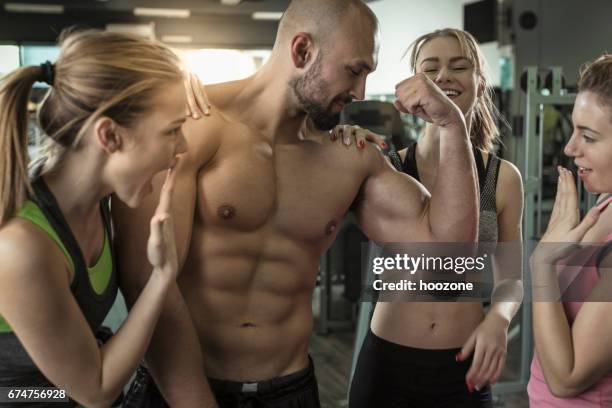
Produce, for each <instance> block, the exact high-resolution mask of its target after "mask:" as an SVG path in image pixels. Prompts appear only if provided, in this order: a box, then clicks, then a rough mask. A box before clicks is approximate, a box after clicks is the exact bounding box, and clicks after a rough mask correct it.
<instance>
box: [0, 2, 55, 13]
mask: <svg viewBox="0 0 612 408" xmlns="http://www.w3.org/2000/svg"><path fill="white" fill-rule="evenodd" d="M4 9H5V10H6V11H9V12H11V13H42V14H63V13H64V6H62V5H61V4H25V3H6V4H5V5H4Z"/></svg>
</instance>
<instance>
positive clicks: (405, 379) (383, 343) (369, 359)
mask: <svg viewBox="0 0 612 408" xmlns="http://www.w3.org/2000/svg"><path fill="white" fill-rule="evenodd" d="M459 351H460V349H449V350H423V349H415V348H410V347H405V346H402V345H399V344H395V343H392V342H389V341H387V340H384V339H381V338H380V337H377V336H376V335H375V334H374V333H372V331H371V330H370V331H369V332H368V334H367V335H366V338H365V340H364V342H363V346H362V348H361V352H360V353H359V358H358V361H357V367H356V368H355V374H354V376H353V381H352V383H351V392H350V398H349V408H376V407H384V408H412V407H414V408H490V407H492V400H491V387H489V386H486V387H484V388H483V389H482V390H480V391H474V392H472V393H470V392H469V391H468V389H467V386H466V383H465V375H466V373H467V372H468V370H469V368H470V365H471V363H472V360H471V359H469V360H466V361H463V362H457V361H455V355H456V354H457V353H458V352H459Z"/></svg>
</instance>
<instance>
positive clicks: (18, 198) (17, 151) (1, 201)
mask: <svg viewBox="0 0 612 408" xmlns="http://www.w3.org/2000/svg"><path fill="white" fill-rule="evenodd" d="M41 72H42V70H41V68H40V67H33V66H30V67H24V68H20V69H17V70H16V71H13V72H12V73H10V74H9V75H7V76H6V77H5V78H4V79H3V80H2V83H1V84H0V227H1V226H3V225H4V224H5V223H6V222H7V221H8V220H9V219H10V218H11V217H12V216H13V215H14V214H15V212H16V211H17V210H18V209H19V208H20V207H21V206H22V205H23V202H24V201H25V200H26V197H27V194H28V192H30V191H31V186H30V182H29V179H28V100H29V98H30V92H31V90H32V85H34V82H36V81H38V78H39V77H40V75H41Z"/></svg>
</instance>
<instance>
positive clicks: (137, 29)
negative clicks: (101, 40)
mask: <svg viewBox="0 0 612 408" xmlns="http://www.w3.org/2000/svg"><path fill="white" fill-rule="evenodd" d="M106 31H110V32H113V33H119V34H130V35H137V36H140V37H144V38H148V39H151V40H154V39H155V23H153V22H151V23H149V24H107V25H106Z"/></svg>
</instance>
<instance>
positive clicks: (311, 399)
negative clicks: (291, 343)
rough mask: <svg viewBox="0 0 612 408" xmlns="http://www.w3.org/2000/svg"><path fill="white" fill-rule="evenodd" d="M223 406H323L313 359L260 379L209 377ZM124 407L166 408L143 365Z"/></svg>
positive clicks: (248, 407) (254, 407)
mask: <svg viewBox="0 0 612 408" xmlns="http://www.w3.org/2000/svg"><path fill="white" fill-rule="evenodd" d="M208 382H209V384H210V387H211V389H212V391H213V394H214V395H215V398H216V400H217V403H218V404H219V407H220V408H320V406H321V405H320V403H319V390H318V387H317V380H316V378H315V375H314V366H313V364H312V360H311V361H310V364H309V366H308V367H306V368H305V369H303V370H300V371H298V372H296V373H293V374H289V375H286V376H283V377H278V378H273V379H271V380H267V381H260V382H257V383H241V382H235V381H226V380H216V379H211V378H209V379H208ZM123 407H124V408H167V407H168V404H166V402H165V401H164V399H163V397H162V395H161V394H160V392H159V390H158V389H157V387H156V385H155V382H154V381H153V377H151V375H150V374H149V372H148V370H147V369H146V368H145V367H144V366H140V367H139V368H138V372H137V374H136V379H135V380H134V382H133V383H132V386H131V387H130V391H129V392H128V395H127V396H126V398H125V399H124V402H123Z"/></svg>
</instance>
